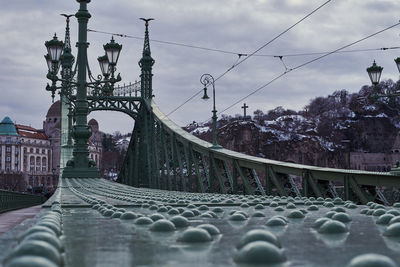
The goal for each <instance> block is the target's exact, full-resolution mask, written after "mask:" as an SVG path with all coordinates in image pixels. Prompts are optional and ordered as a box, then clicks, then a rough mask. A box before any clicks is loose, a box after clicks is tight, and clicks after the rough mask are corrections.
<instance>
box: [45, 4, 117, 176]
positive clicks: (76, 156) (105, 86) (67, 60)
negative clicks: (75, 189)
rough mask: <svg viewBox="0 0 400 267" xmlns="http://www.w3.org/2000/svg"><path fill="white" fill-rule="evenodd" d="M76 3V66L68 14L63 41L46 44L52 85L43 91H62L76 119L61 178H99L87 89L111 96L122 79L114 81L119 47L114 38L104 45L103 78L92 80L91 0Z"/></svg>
mask: <svg viewBox="0 0 400 267" xmlns="http://www.w3.org/2000/svg"><path fill="white" fill-rule="evenodd" d="M77 2H78V3H79V5H80V8H79V10H78V12H77V13H76V14H75V17H76V18H77V20H78V24H79V32H78V42H77V45H76V46H77V48H78V55H77V62H76V66H75V68H72V65H73V63H74V57H73V56H72V54H71V46H70V38H69V17H70V15H64V14H63V15H64V16H65V17H67V28H66V42H65V43H63V42H62V41H59V40H58V39H57V36H54V37H53V39H52V40H50V41H47V42H45V46H46V48H47V52H48V54H47V55H46V56H45V59H46V62H47V65H48V68H49V72H48V74H47V78H48V79H50V80H51V81H52V85H49V84H48V85H47V86H46V90H48V91H51V92H52V96H53V98H54V93H55V91H56V90H57V89H61V95H62V96H65V97H67V98H68V100H69V102H70V104H71V105H73V108H74V114H75V118H76V123H75V125H73V126H72V134H71V135H72V137H73V138H74V141H75V142H74V145H73V152H72V154H73V158H72V159H71V160H69V161H68V162H67V166H66V167H65V168H64V170H63V175H62V177H63V178H72V177H75V178H95V177H100V173H99V170H98V168H97V167H96V165H95V164H93V162H92V161H91V160H90V159H89V149H88V139H89V137H90V136H91V131H90V127H89V125H88V123H87V115H88V100H87V94H88V88H91V89H92V92H94V94H95V95H96V96H97V97H102V96H107V95H110V94H112V91H113V88H114V84H115V83H116V82H119V81H120V80H121V77H120V75H119V74H118V75H117V77H116V78H115V77H114V72H115V70H116V67H115V66H116V64H117V61H118V58H119V54H120V51H121V49H122V45H120V44H118V43H117V42H115V40H114V38H112V39H111V41H110V42H109V43H108V44H106V45H104V50H105V56H103V57H100V59H98V61H99V63H100V68H101V71H102V74H103V76H102V75H99V76H98V77H97V79H96V78H94V77H93V76H92V74H91V71H90V69H89V64H88V59H87V48H88V46H89V43H88V42H87V24H88V21H89V18H90V17H91V15H90V13H89V12H88V10H87V4H88V3H89V2H90V0H77ZM50 61H51V62H50ZM60 64H61V66H62V67H63V70H62V71H61V78H59V77H58V76H57V74H58V69H59V66H60ZM74 69H75V70H74ZM64 70H65V71H64ZM76 70H77V71H76ZM110 76H111V77H110ZM87 77H89V79H90V81H87ZM109 77H110V78H109ZM57 82H61V86H56V83H57ZM73 89H76V94H73ZM68 143H70V142H68Z"/></svg>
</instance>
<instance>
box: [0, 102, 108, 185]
mask: <svg viewBox="0 0 400 267" xmlns="http://www.w3.org/2000/svg"><path fill="white" fill-rule="evenodd" d="M89 125H90V126H91V128H92V136H91V137H90V139H89V158H91V159H93V160H94V161H95V162H96V164H97V166H98V167H99V168H101V166H100V162H101V158H102V142H101V141H102V132H101V131H99V124H98V122H97V121H96V120H94V119H92V120H90V121H89ZM60 156H61V102H60V101H56V102H55V103H53V104H52V105H51V106H50V108H49V110H48V112H47V114H46V119H45V121H44V122H43V129H35V128H33V127H31V126H26V125H19V124H15V123H14V122H13V121H12V120H11V119H10V118H9V117H5V118H4V119H3V120H2V121H1V122H0V189H2V188H3V189H8V190H16V191H31V190H32V189H34V190H35V191H36V192H38V190H47V191H52V190H54V188H55V186H56V185H57V184H58V177H59V174H60Z"/></svg>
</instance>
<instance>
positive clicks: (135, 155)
mask: <svg viewBox="0 0 400 267" xmlns="http://www.w3.org/2000/svg"><path fill="white" fill-rule="evenodd" d="M145 106H146V105H145ZM143 112H145V111H142V112H141V113H143ZM147 113H148V115H147V117H146V116H142V117H146V118H145V119H144V120H145V122H143V123H142V124H138V126H139V127H140V128H141V129H137V128H135V129H136V130H134V132H133V135H132V139H131V144H130V146H129V149H128V156H127V157H126V158H125V162H124V166H125V167H124V169H123V172H122V175H121V179H120V180H121V181H122V182H124V183H127V184H130V185H134V186H148V187H152V188H159V189H167V190H178V191H189V192H201V193H205V192H210V193H211V192H213V193H214V192H215V193H228V194H237V193H241V194H260V195H266V194H269V195H270V194H275V195H281V196H288V195H292V196H299V194H301V196H306V197H311V196H312V197H316V198H318V197H323V198H326V197H331V198H335V197H341V198H343V199H345V200H354V201H356V202H359V203H367V202H368V201H381V202H385V201H386V199H382V198H383V197H384V194H382V192H383V191H385V190H386V191H393V192H398V189H399V188H400V177H399V176H394V175H392V174H390V173H380V172H369V171H360V170H345V169H334V168H323V167H316V166H309V165H301V164H295V163H287V162H280V161H275V160H270V159H264V158H258V157H254V156H249V155H245V154H242V153H239V152H235V151H231V150H228V149H224V148H222V149H213V148H211V147H212V144H210V143H208V142H206V141H203V140H201V139H199V138H197V137H195V136H193V135H192V134H190V133H188V132H186V131H184V130H183V129H182V128H181V127H179V126H178V125H176V124H175V123H174V122H172V121H171V120H170V119H169V118H168V117H167V116H166V115H165V114H163V113H162V112H161V110H160V109H159V108H158V106H157V105H156V104H155V103H154V102H152V103H151V104H149V103H148V104H147ZM135 127H136V124H135ZM146 136H148V137H146ZM141 143H142V145H141ZM143 143H145V145H143ZM146 149H147V152H146ZM149 149H151V151H150V150H149ZM144 152H145V153H144ZM144 155H147V156H144ZM144 167H148V168H150V169H151V170H149V171H148V172H147V173H140V169H141V168H144ZM138 170H139V172H138ZM144 177H149V178H148V179H147V178H144ZM146 179H147V180H146ZM336 188H343V190H339V192H341V194H340V195H339V194H338V191H337V190H336ZM398 195H399V194H397V197H398ZM394 201H396V199H394Z"/></svg>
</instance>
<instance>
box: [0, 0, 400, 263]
mask: <svg viewBox="0 0 400 267" xmlns="http://www.w3.org/2000/svg"><path fill="white" fill-rule="evenodd" d="M78 2H80V4H81V10H80V11H79V12H81V11H82V10H83V11H85V7H86V4H87V3H88V2H90V1H83V0H82V1H78ZM82 5H83V6H82ZM82 7H83V8H82ZM86 11H87V10H86ZM77 16H78V13H77ZM68 34H69V31H68ZM67 42H69V35H68V36H66V44H67ZM153 64H154V60H153V59H152V57H151V51H150V41H149V33H148V21H146V31H145V39H144V48H143V57H142V59H141V60H140V62H139V65H140V67H141V76H140V82H137V83H134V84H131V85H128V86H125V87H120V88H116V89H114V91H112V92H111V93H107V94H101V93H99V92H98V91H96V90H95V89H91V90H88V91H87V93H86V96H85V97H86V101H87V107H88V110H87V111H88V112H86V114H85V116H87V114H88V113H89V112H95V111H118V112H123V113H125V114H128V115H129V116H130V117H131V118H132V119H133V121H132V124H133V125H134V129H133V132H132V137H131V141H130V144H129V147H128V151H127V154H126V156H125V159H124V162H123V168H122V169H121V171H120V173H119V176H118V180H117V183H115V182H110V181H107V180H104V179H101V178H100V177H90V176H88V177H87V178H85V177H84V175H77V177H71V172H70V171H67V172H66V173H67V175H64V174H61V176H60V179H59V185H58V188H57V191H56V192H55V193H54V195H53V196H52V197H51V198H50V199H49V200H48V201H47V202H46V203H44V204H43V205H42V211H41V213H40V214H38V215H37V216H36V217H35V218H32V219H29V220H26V221H24V222H23V223H22V224H19V225H17V226H16V227H14V228H13V229H11V230H10V231H8V232H7V233H5V234H3V235H0V261H1V262H2V264H3V265H4V266H7V267H10V266H71V267H72V266H73V267H75V266H115V265H117V266H189V265H190V266H193V265H194V266H232V265H233V266H234V265H237V266H256V265H257V264H258V265H260V264H261V265H262V266H399V264H400V253H399V252H400V203H399V202H398V201H399V195H398V189H399V187H400V177H399V176H396V175H394V174H391V173H378V172H367V171H360V170H345V169H334V168H322V167H316V166H307V165H301V164H296V163H287V162H279V161H275V160H269V159H264V158H258V157H254V156H249V155H245V154H242V153H238V152H235V151H231V150H228V149H225V148H221V149H216V148H215V147H213V145H212V144H211V143H208V142H206V141H203V140H200V139H198V138H197V137H195V136H193V135H191V134H189V133H188V132H186V131H184V130H182V128H181V127H179V126H178V125H176V124H175V123H174V122H173V121H171V120H170V119H169V118H168V117H167V116H166V115H165V114H164V113H163V112H162V111H161V110H160V109H159V108H158V106H157V104H156V103H155V102H154V101H153V99H152V98H153V90H152V66H153ZM77 90H79V89H76V88H75V89H74V88H72V90H71V95H70V96H68V97H67V96H65V95H63V94H62V95H61V98H62V154H61V165H62V166H64V167H65V168H66V169H68V168H74V165H73V164H72V163H71V159H73V158H74V157H75V154H74V153H75V152H74V149H75V148H76V147H74V146H73V145H71V134H70V132H71V128H72V120H71V105H70V102H74V101H78V98H79V95H78V93H77V92H76V91H77ZM75 108H76V107H75ZM68 115H69V116H68ZM75 164H77V163H76V162H75ZM75 167H76V166H75ZM78 174H79V173H78ZM82 176H83V177H82ZM296 177H297V178H299V179H300V180H301V183H300V184H299V183H296V182H295V178H296ZM7 194H9V195H12V194H11V193H7ZM3 195H4V193H3V192H2V191H0V197H1V198H0V200H1V201H2V203H0V207H6V208H9V207H14V208H19V207H20V206H18V205H17V202H16V201H20V202H21V197H23V196H19V197H14V198H12V197H8V198H6V197H4V198H3V197H2V196H3ZM35 201H37V200H35ZM21 203H22V202H21ZM13 204H14V206H13ZM32 204H35V203H32ZM368 264H369V265H368Z"/></svg>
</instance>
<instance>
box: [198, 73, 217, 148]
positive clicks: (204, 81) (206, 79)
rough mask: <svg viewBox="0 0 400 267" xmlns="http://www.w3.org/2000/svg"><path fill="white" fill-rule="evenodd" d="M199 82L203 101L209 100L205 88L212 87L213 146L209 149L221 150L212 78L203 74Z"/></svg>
mask: <svg viewBox="0 0 400 267" xmlns="http://www.w3.org/2000/svg"><path fill="white" fill-rule="evenodd" d="M200 82H201V83H202V84H203V85H204V95H203V97H202V99H203V100H207V99H209V97H208V95H207V86H208V85H210V84H211V85H212V87H213V110H212V113H213V116H212V120H213V145H212V147H211V148H213V149H220V148H222V146H220V145H218V142H217V119H218V117H217V110H216V108H215V80H214V77H213V76H211V75H210V74H207V73H206V74H203V75H202V76H201V77H200Z"/></svg>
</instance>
